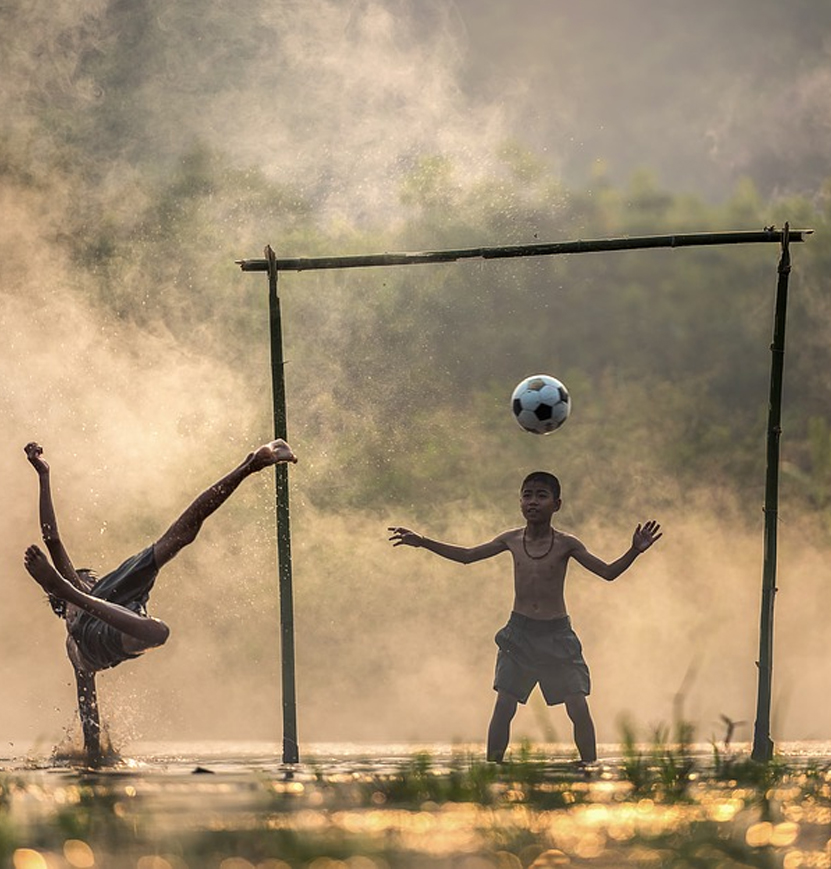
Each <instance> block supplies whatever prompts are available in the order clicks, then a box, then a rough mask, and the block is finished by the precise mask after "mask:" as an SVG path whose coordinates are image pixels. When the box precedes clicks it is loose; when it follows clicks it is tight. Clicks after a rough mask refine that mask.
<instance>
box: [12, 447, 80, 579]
mask: <svg viewBox="0 0 831 869" xmlns="http://www.w3.org/2000/svg"><path fill="white" fill-rule="evenodd" d="M23 451H24V452H25V453H26V458H27V459H28V460H29V464H30V465H31V466H32V467H33V468H34V469H35V470H36V471H37V475H38V485H39V489H40V491H39V498H38V513H39V516H40V532H41V535H42V536H43V542H44V543H45V544H46V548H47V549H48V550H49V555H50V556H51V557H52V563H53V564H54V565H55V568H56V569H57V571H58V573H60V575H61V576H62V577H63V578H64V579H66V580H68V581H69V582H71V583H72V584H73V585H74V586H75V587H76V588H80V589H83V590H86V587H85V586H84V584H83V583H82V582H81V580H80V578H79V576H78V573H77V572H76V570H75V567H74V565H73V564H72V560H71V559H70V557H69V553H68V552H67V551H66V547H65V546H64V545H63V541H62V540H61V536H60V533H59V532H58V520H57V519H56V518H55V505H54V503H53V502H52V485H51V480H50V471H49V465H48V464H47V463H46V461H45V459H44V458H43V447H42V446H41V445H40V444H36V443H29V444H26V446H25V447H24V448H23Z"/></svg>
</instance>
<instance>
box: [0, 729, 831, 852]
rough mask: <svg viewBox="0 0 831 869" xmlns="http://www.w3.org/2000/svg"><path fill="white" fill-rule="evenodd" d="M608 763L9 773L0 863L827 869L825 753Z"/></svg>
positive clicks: (136, 751)
mask: <svg viewBox="0 0 831 869" xmlns="http://www.w3.org/2000/svg"><path fill="white" fill-rule="evenodd" d="M777 750H778V751H779V752H780V756H779V757H778V758H777V761H776V763H774V764H773V765H770V766H769V767H759V766H758V765H752V764H750V763H749V759H748V752H749V746H747V745H738V746H731V747H730V750H729V751H727V752H725V750H724V748H723V747H721V749H720V750H719V752H718V753H716V752H714V748H713V746H711V745H696V746H688V747H685V748H684V749H683V750H679V749H677V748H673V747H663V748H662V749H661V750H658V747H656V746H638V747H636V748H634V749H632V748H630V749H629V751H628V752H627V751H625V750H624V749H623V748H622V747H621V746H617V745H615V746H601V751H600V755H601V758H602V760H601V762H600V763H599V764H598V766H597V767H596V768H595V769H593V770H592V772H591V774H590V775H589V776H586V775H584V774H583V773H582V772H580V771H578V770H577V769H575V767H574V766H573V764H572V762H571V761H572V758H573V750H572V749H571V748H570V747H568V746H533V747H525V748H524V749H519V748H514V751H513V754H512V755H511V757H510V762H509V763H508V764H506V765H505V766H503V767H495V766H494V765H492V764H486V763H485V762H484V757H483V754H482V746H481V745H470V746H465V745H445V744H424V745H413V744H400V745H360V744H329V745H310V746H305V747H304V746H301V762H300V763H299V764H297V765H285V764H283V763H282V762H281V761H280V753H281V749H280V746H278V745H276V744H269V743H262V744H251V743H245V744H238V743H202V744H195V743H192V744H174V743H166V744H161V743H159V744H135V745H132V746H129V747H128V749H127V750H125V751H124V752H123V756H122V758H121V760H120V761H119V762H118V763H116V764H113V765H112V766H109V767H106V768H103V769H100V770H95V771H93V770H88V769H85V768H83V766H82V765H78V764H73V763H72V762H71V760H70V759H66V758H65V759H63V760H60V761H57V760H55V759H54V758H53V757H52V756H51V755H49V754H45V753H42V752H41V753H40V754H39V753H38V751H37V750H36V749H35V748H32V747H30V748H28V749H27V750H26V751H25V752H21V753H20V754H16V755H14V756H7V757H0V860H2V861H3V865H4V866H10V867H14V869H64V867H70V869H94V867H113V869H122V867H130V869H134V867H135V869H202V867H208V869H212V867H217V869H250V867H257V869H286V867H288V866H290V867H309V869H388V867H389V869H392V867H410V866H412V867H423V869H433V867H439V866H442V867H443V866H453V867H454V869H489V867H493V869H523V867H533V869H545V867H548V866H564V865H575V866H579V865H585V866H595V867H607V866H649V867H658V866H677V867H692V866H706V867H709V866H712V867H722V869H723V867H740V866H741V867H747V866H766V867H767V866H777V867H779V866H782V867H785V869H798V867H801V866H806V867H807V866H828V867H831V743H794V744H782V745H778V746H777Z"/></svg>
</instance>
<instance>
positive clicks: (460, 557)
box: [387, 525, 508, 564]
mask: <svg viewBox="0 0 831 869" xmlns="http://www.w3.org/2000/svg"><path fill="white" fill-rule="evenodd" d="M387 531H392V535H391V536H390V540H391V541H392V545H393V546H413V547H415V548H416V549H427V550H428V551H429V552H433V553H435V554H436V555H440V556H441V557H442V558H447V559H448V560H450V561H456V562H458V563H459V564H473V562H474V561H482V560H483V559H485V558H493V556H494V555H499V553H500V552H507V550H508V544H507V543H506V542H505V539H504V537H505V535H504V534H500V535H499V536H498V537H495V538H494V539H493V540H490V541H488V542H487V543H480V544H479V545H478V546H456V545H454V544H452V543H442V542H441V541H439V540H431V539H430V538H429V537H425V536H424V535H423V534H417V533H416V532H415V531H410V529H409V528H402V527H400V526H398V525H394V526H392V527H390V528H387Z"/></svg>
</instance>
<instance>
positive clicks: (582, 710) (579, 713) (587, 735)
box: [565, 694, 597, 763]
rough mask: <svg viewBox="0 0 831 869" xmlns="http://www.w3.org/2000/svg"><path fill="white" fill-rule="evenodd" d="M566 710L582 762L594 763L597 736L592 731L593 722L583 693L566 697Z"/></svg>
mask: <svg viewBox="0 0 831 869" xmlns="http://www.w3.org/2000/svg"><path fill="white" fill-rule="evenodd" d="M565 704H566V712H567V713H568V717H569V718H570V719H571V723H572V724H573V725H574V742H575V743H576V744H577V751H578V752H579V753H580V760H582V761H583V763H594V762H595V761H596V760H597V738H596V736H595V732H594V722H593V721H592V716H591V712H589V703H588V701H587V700H586V698H585V696H584V695H583V694H575V695H573V696H571V697H566V700H565Z"/></svg>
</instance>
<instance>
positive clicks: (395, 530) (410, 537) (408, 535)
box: [387, 525, 422, 546]
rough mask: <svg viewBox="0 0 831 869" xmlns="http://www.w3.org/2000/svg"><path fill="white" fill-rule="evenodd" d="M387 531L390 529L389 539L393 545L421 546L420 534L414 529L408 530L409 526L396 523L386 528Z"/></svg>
mask: <svg viewBox="0 0 831 869" xmlns="http://www.w3.org/2000/svg"><path fill="white" fill-rule="evenodd" d="M387 531H392V535H391V536H390V540H391V541H392V545H393V546H421V540H422V538H421V535H420V534H416V533H415V531H410V529H409V528H401V527H399V526H397V525H395V526H393V527H391V528H387Z"/></svg>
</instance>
